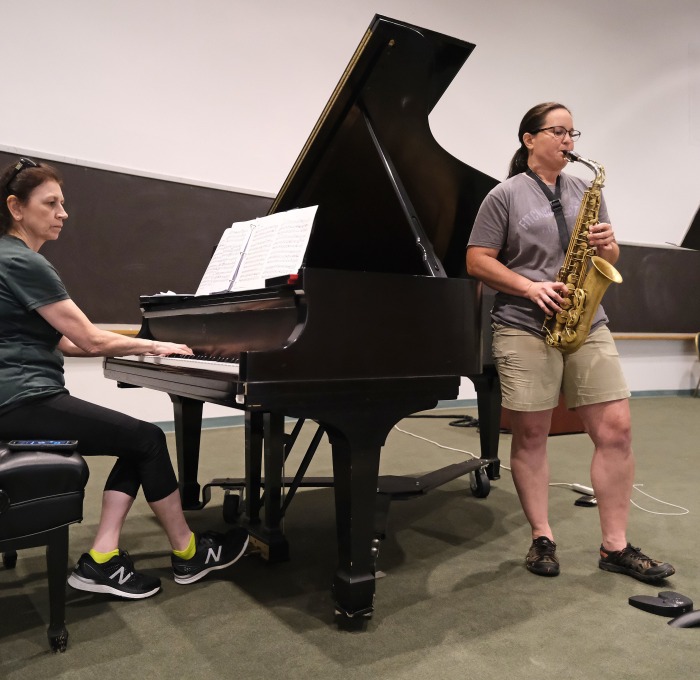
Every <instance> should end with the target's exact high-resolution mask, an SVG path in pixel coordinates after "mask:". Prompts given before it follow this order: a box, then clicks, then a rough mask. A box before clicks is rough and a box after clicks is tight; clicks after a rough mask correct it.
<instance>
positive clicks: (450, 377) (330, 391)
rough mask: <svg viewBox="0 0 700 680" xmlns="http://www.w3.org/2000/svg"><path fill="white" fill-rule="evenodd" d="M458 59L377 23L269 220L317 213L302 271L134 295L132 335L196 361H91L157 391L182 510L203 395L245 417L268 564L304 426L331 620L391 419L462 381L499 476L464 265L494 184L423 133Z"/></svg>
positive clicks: (351, 613)
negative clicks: (313, 445)
mask: <svg viewBox="0 0 700 680" xmlns="http://www.w3.org/2000/svg"><path fill="white" fill-rule="evenodd" d="M473 49H474V45H472V44H469V43H466V42H463V41H461V40H457V39H455V38H451V37H448V36H446V35H441V34H439V33H435V32H432V31H429V30H425V29H423V28H419V27H417V26H411V25H408V24H405V23H402V22H400V21H395V20H393V19H389V18H387V17H383V16H379V15H378V16H375V17H374V19H373V21H372V23H371V25H370V27H369V29H368V30H367V32H366V34H365V35H364V37H363V38H362V41H361V42H360V44H359V46H358V48H357V50H356V52H355V54H354V55H353V57H352V59H351V61H350V63H349V65H348V67H347V69H346V71H345V72H344V74H343V75H342V77H341V79H340V81H339V83H338V85H337V87H336V89H335V91H334V92H333V94H332V96H331V98H330V100H329V102H328V104H327V106H326V107H325V109H324V111H323V112H322V114H321V116H320V119H319V120H318V122H317V124H316V126H315V127H314V129H313V131H312V132H311V135H310V137H309V139H308V141H307V142H306V144H305V146H304V148H303V149H302V151H301V153H300V155H299V157H298V159H297V161H296V163H295V164H294V166H293V168H292V170H291V171H290V173H289V175H288V177H287V179H286V181H285V183H284V185H283V187H282V189H281V190H280V192H279V194H278V195H277V197H276V199H275V201H274V203H273V205H272V207H271V210H270V213H275V212H280V211H286V210H290V209H293V208H301V207H307V206H312V205H317V206H318V210H317V213H316V218H315V222H314V226H313V230H312V234H311V237H310V240H309V244H308V248H307V251H306V256H305V259H304V264H303V266H302V268H301V270H300V271H299V272H296V273H294V275H293V276H290V277H284V279H283V280H281V281H280V280H278V281H273V282H270V285H267V286H266V287H265V288H263V289H259V290H250V291H244V292H236V293H222V294H217V295H209V296H197V297H193V296H180V297H175V298H162V297H152V298H142V299H141V310H142V315H143V325H142V328H141V331H140V335H141V336H142V337H148V338H153V339H158V340H171V341H176V342H183V343H187V344H188V345H189V346H191V347H192V348H193V349H194V351H195V353H196V354H197V355H201V358H200V359H199V360H196V361H195V360H191V359H184V360H180V359H178V358H173V359H172V360H168V359H158V360H156V361H151V362H149V361H148V360H136V359H134V358H108V359H106V360H105V364H104V373H105V376H106V377H108V378H111V379H114V380H117V381H119V383H120V384H121V385H124V386H140V387H146V388H151V389H156V390H160V391H163V392H166V393H168V394H169V395H170V397H171V399H172V401H173V404H174V411H175V427H176V441H177V456H178V474H179V480H180V489H181V494H182V499H183V507H185V508H196V507H201V505H202V501H201V500H200V491H201V489H200V486H199V483H198V482H197V467H198V461H199V438H200V431H201V418H202V405H203V403H204V402H212V403H216V404H223V405H226V406H230V407H233V408H236V409H241V410H243V411H244V412H245V423H246V427H245V431H246V438H245V466H246V470H245V474H246V478H245V484H246V488H245V496H246V502H245V507H244V510H243V512H244V517H243V520H244V521H245V522H246V523H247V525H248V527H249V529H250V532H251V538H252V541H253V542H254V543H255V544H256V545H258V547H259V548H260V549H261V550H262V552H263V555H264V556H265V557H267V558H269V559H273V560H274V559H284V558H285V557H286V554H287V551H288V546H287V544H286V539H285V537H284V535H283V533H282V531H281V530H280V522H279V520H280V516H281V512H282V510H281V508H282V505H281V488H282V485H283V482H284V480H283V479H282V468H283V462H284V459H285V456H286V454H287V445H288V442H287V441H286V440H285V435H284V422H285V418H297V419H302V420H304V419H309V420H311V421H315V422H316V423H318V424H319V426H320V427H321V428H322V431H323V432H325V434H326V435H327V436H328V439H329V441H330V444H331V448H332V461H333V486H334V496H335V510H336V523H337V537H338V569H337V572H336V574H335V577H334V580H333V595H334V599H335V606H336V611H337V612H338V613H339V614H340V615H342V616H344V617H367V616H370V615H371V613H372V611H373V608H374V596H375V573H374V572H375V560H376V555H377V549H378V541H377V538H376V533H375V512H376V510H377V500H376V499H377V488H378V473H379V460H380V452H381V449H382V446H383V445H384V442H385V439H386V436H387V434H388V433H389V431H390V430H391V428H392V427H393V426H394V425H395V424H396V423H397V422H398V421H399V420H401V419H402V418H404V417H406V416H408V415H410V414H414V413H416V412H419V411H423V410H426V409H430V408H433V407H435V406H436V404H437V403H438V401H440V400H452V399H455V398H456V397H457V396H458V390H459V386H460V376H469V377H470V378H471V379H472V380H473V382H474V384H475V385H476V388H477V396H478V402H479V420H480V424H481V431H480V436H481V448H482V453H481V459H479V460H477V461H476V462H473V466H472V467H471V468H469V469H472V470H476V469H477V468H478V469H480V470H482V471H483V470H484V469H485V470H487V471H488V476H489V478H491V479H493V478H495V477H497V476H498V459H497V445H498V426H499V409H498V398H499V391H498V385H497V378H496V377H495V372H493V371H492V370H484V362H483V361H482V353H483V351H484V350H483V345H484V339H483V337H482V330H483V326H484V323H483V319H485V318H486V311H485V310H483V309H482V304H481V291H480V286H479V284H478V283H477V282H476V281H474V280H471V279H469V278H467V276H466V272H465V250H466V244H467V241H468V238H469V232H470V229H471V225H472V223H473V221H474V217H475V215H476V211H477V209H478V207H479V205H480V203H481V201H482V199H483V197H484V196H485V195H486V193H487V192H488V191H489V190H490V189H491V188H492V187H493V186H494V185H495V184H496V181H495V180H494V179H492V178H491V177H489V176H487V175H485V174H483V173H481V172H479V171H477V170H475V169H473V168H471V167H469V166H468V165H466V164H464V163H463V162H461V161H459V160H457V159H456V158H454V157H453V156H451V155H450V154H449V153H448V152H447V151H445V150H444V149H443V148H441V147H440V146H439V145H438V144H437V142H436V141H435V139H434V137H433V136H432V134H431V132H430V128H429V124H428V114H429V113H430V111H431V110H432V109H433V107H434V106H435V104H436V103H437V102H438V100H439V98H440V96H441V95H442V94H443V92H444V91H445V89H446V88H447V87H448V85H449V84H450V82H451V81H452V79H453V78H454V76H455V74H456V73H457V72H458V71H459V69H460V68H461V66H462V65H463V64H464V62H465V61H466V59H467V58H468V56H469V55H470V53H471V52H472V50H473ZM465 469H467V468H463V470H462V471H461V472H462V473H464V470H465ZM263 471H264V476H263ZM261 515H262V516H261Z"/></svg>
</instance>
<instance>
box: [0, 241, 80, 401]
mask: <svg viewBox="0 0 700 680" xmlns="http://www.w3.org/2000/svg"><path fill="white" fill-rule="evenodd" d="M69 298H70V296H69V295H68V293H67V291H66V289H65V286H64V285H63V282H62V281H61V279H60V277H59V275H58V273H57V272H56V270H55V269H54V268H53V266H52V265H51V264H50V263H49V262H48V261H47V260H46V258H45V257H43V256H42V255H39V253H35V252H34V251H33V250H32V249H31V248H29V247H28V246H27V245H26V244H25V243H24V241H22V240H20V239H18V238H15V237H14V236H7V235H6V236H2V237H0V412H1V411H3V410H7V409H8V408H10V407H11V406H15V405H17V404H18V403H19V402H21V401H24V400H25V399H34V398H37V397H43V396H49V395H52V394H59V393H65V392H67V390H66V388H65V382H64V378H63V355H62V354H61V352H60V351H59V350H58V349H57V345H58V343H59V341H60V339H61V334H60V333H59V332H58V331H57V330H56V329H54V328H53V326H51V325H50V324H49V323H47V322H46V321H44V319H43V318H42V317H41V316H40V315H39V313H38V312H37V311H36V310H37V309H38V308H39V307H43V306H44V305H48V304H51V303H52V302H58V301H60V300H67V299H69Z"/></svg>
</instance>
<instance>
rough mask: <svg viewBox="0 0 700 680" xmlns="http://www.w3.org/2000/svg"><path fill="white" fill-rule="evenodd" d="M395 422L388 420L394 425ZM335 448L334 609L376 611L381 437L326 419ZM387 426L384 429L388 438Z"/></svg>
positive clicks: (345, 613)
mask: <svg viewBox="0 0 700 680" xmlns="http://www.w3.org/2000/svg"><path fill="white" fill-rule="evenodd" d="M392 426H393V423H392V425H390V426H389V429H391V427H392ZM324 427H325V428H326V432H327V433H328V438H329V440H330V442H331V446H332V449H333V478H334V480H335V515H336V531H337V535H338V570H337V572H336V574H335V578H334V579H333V595H334V598H335V602H336V610H337V612H338V613H339V614H341V615H343V616H347V617H350V618H352V617H358V616H360V617H361V616H371V614H372V612H373V611H374V589H375V561H376V557H377V549H378V546H377V544H376V543H375V540H376V539H375V504H376V496H377V478H378V476H379V454H380V451H381V448H382V445H383V443H384V442H383V441H382V442H376V441H371V439H370V438H363V439H362V440H358V438H355V439H354V441H352V440H351V439H349V438H348V437H347V436H346V435H345V433H343V432H340V431H338V430H334V428H329V427H328V425H327V424H326V423H324ZM387 433H388V430H383V435H384V437H383V439H386V434H387Z"/></svg>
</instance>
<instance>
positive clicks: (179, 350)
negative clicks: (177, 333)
mask: <svg viewBox="0 0 700 680" xmlns="http://www.w3.org/2000/svg"><path fill="white" fill-rule="evenodd" d="M143 354H144V355H147V354H150V355H153V356H159V357H163V356H178V355H180V356H191V355H193V354H194V352H193V351H192V350H191V349H190V348H189V347H188V346H187V345H181V344H179V343H177V342H161V341H160V340H153V344H152V346H151V347H149V348H148V350H146V351H145V352H144V353H143Z"/></svg>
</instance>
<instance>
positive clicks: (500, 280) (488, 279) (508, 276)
mask: <svg viewBox="0 0 700 680" xmlns="http://www.w3.org/2000/svg"><path fill="white" fill-rule="evenodd" d="M498 253H499V251H498V250H497V249H495V248H485V247H483V246H469V248H467V272H468V273H469V274H470V275H471V276H473V277H474V278H477V279H479V280H480V281H483V282H484V283H485V284H486V285H487V286H489V287H491V288H493V289H494V290H497V291H499V292H501V293H506V294H508V295H517V296H518V297H524V298H527V299H528V300H531V301H532V302H534V303H535V304H537V305H538V306H539V307H540V309H542V311H544V313H545V314H547V315H551V314H553V313H555V312H560V311H561V307H560V306H559V305H561V303H562V302H563V301H564V299H565V297H566V293H567V292H568V289H567V287H566V285H565V284H564V283H561V282H559V281H530V279H527V278H525V277H524V276H522V275H521V274H518V273H517V272H514V271H513V270H511V269H508V267H506V266H505V265H504V264H503V263H502V262H500V261H499V260H498Z"/></svg>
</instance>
